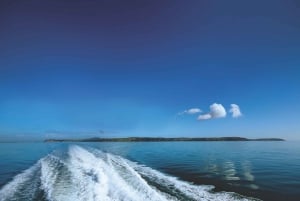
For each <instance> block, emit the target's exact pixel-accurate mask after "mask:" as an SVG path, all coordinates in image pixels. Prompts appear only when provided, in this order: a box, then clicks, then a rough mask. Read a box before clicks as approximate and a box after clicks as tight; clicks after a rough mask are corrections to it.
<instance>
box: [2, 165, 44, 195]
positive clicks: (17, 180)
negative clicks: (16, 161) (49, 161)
mask: <svg viewBox="0 0 300 201" xmlns="http://www.w3.org/2000/svg"><path fill="white" fill-rule="evenodd" d="M39 167H40V162H37V163H36V164H35V165H33V166H31V167H30V168H29V169H27V170H25V171H23V172H22V173H20V174H18V175H16V176H15V177H14V178H13V180H12V181H11V182H9V183H8V184H6V185H5V186H3V187H2V189H0V201H6V200H11V199H13V198H14V197H15V195H16V194H18V193H19V192H20V191H21V190H22V189H24V188H26V187H28V185H31V187H33V188H36V186H35V182H33V181H32V180H33V178H34V176H35V174H36V172H37V170H38V169H39ZM33 188H27V192H26V194H23V195H21V196H22V197H23V198H24V199H26V198H27V199H30V198H31V199H32V196H33V194H34V193H35V189H33ZM28 190H29V191H28Z"/></svg>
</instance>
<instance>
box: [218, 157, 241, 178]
mask: <svg viewBox="0 0 300 201" xmlns="http://www.w3.org/2000/svg"><path fill="white" fill-rule="evenodd" d="M236 173H237V171H236V168H235V165H234V163H233V162H232V161H226V162H225V163H224V164H223V172H222V174H223V177H224V179H225V180H230V181H236V180H240V178H239V177H238V176H237V175H236Z"/></svg>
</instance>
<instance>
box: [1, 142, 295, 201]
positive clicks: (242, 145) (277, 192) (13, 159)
mask: <svg viewBox="0 0 300 201" xmlns="http://www.w3.org/2000/svg"><path fill="white" fill-rule="evenodd" d="M73 144H74V143H0V188H3V187H4V186H5V185H6V184H8V183H10V182H11V181H12V180H13V178H14V176H16V175H18V174H20V173H21V172H22V171H24V170H26V169H28V168H30V167H31V166H33V165H34V164H36V163H37V161H38V160H39V159H41V158H43V157H45V156H46V155H47V154H49V153H52V152H57V151H61V152H63V151H65V150H68V148H69V147H70V145H73ZM77 145H79V146H80V147H86V148H91V147H92V148H96V149H97V150H101V151H103V152H109V153H112V154H114V155H119V156H121V157H122V158H126V159H128V160H130V161H134V162H137V163H138V164H141V165H144V166H147V167H150V168H151V169H154V170H157V171H159V172H161V173H164V174H165V175H170V176H175V177H177V178H179V180H182V181H188V182H192V183H193V184H195V185H213V186H214V187H215V189H214V190H213V191H215V192H220V191H226V192H236V193H238V194H241V195H245V196H248V197H254V198H259V199H262V200H270V201H272V200H295V201H296V200H300V142H289V141H285V142H120V143H117V142H101V143H77ZM0 200H1V198H0Z"/></svg>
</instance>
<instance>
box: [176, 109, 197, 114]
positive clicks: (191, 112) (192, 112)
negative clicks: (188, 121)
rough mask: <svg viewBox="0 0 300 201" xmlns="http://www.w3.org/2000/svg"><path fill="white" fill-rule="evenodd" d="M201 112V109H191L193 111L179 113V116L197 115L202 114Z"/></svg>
mask: <svg viewBox="0 0 300 201" xmlns="http://www.w3.org/2000/svg"><path fill="white" fill-rule="evenodd" d="M200 112H202V110H201V109H199V108H191V109H188V110H184V111H183V112H180V113H178V115H183V114H197V113H200Z"/></svg>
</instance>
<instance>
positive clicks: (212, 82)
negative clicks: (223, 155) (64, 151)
mask: <svg viewBox="0 0 300 201" xmlns="http://www.w3.org/2000/svg"><path fill="white" fill-rule="evenodd" d="M0 44H1V45H0V139H2V140H7V139H17V138H18V139H33V138H35V139H36V138H40V139H41V138H45V137H69V136H72V137H85V136H86V137H90V136H97V137H116V136H164V137H178V136H186V137H192V136H193V137H195V136H197V137H203V136H245V137H250V138H255V137H282V138H286V139H300V124H299V123H300V118H299V116H300V66H299V65H300V3H299V1H296V0H295V1H291V0H282V1H277V0H272V1H271V0H270V1H258V0H254V1H238V0H236V1H231V0H229V1H223V0H219V1H210V0H207V1H200V0H197V1H193V0H191V1H176V0H160V1H147V0H135V1H132V0H129V1H123V0H122V1H121V0H103V1H83V0H82V1H76V0H75V1H74V0H73V1H63V0H57V1H55V0H49V1H39V0H37V1H32V0H26V1H23V0H19V1H18V0H16V1H11V0H4V1H1V2H0ZM215 102H216V103H220V104H222V105H223V106H224V107H225V108H226V109H227V110H228V109H229V107H230V104H231V103H236V104H238V105H239V106H240V108H241V111H242V113H243V114H244V115H243V117H241V118H238V119H233V118H231V117H230V116H229V114H228V115H227V116H228V117H226V118H221V119H212V120H207V121H197V120H196V119H197V115H180V116H178V115H177V114H178V112H182V111H184V110H186V109H189V108H193V107H197V108H200V109H202V110H203V111H204V112H208V110H209V106H210V105H211V104H212V103H215Z"/></svg>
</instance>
